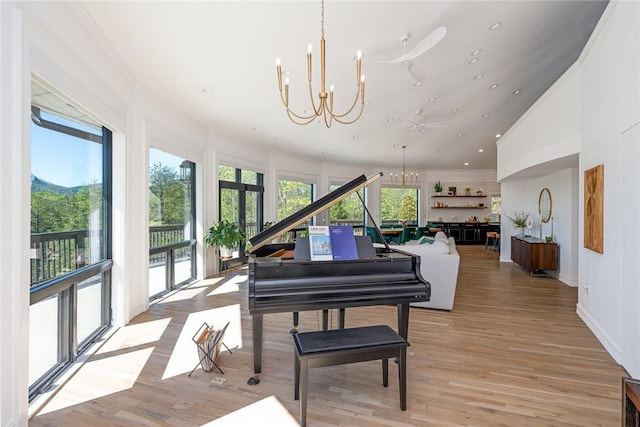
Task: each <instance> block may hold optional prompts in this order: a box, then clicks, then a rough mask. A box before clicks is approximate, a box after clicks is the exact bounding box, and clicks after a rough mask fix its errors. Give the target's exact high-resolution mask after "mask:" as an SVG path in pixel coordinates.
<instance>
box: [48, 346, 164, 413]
mask: <svg viewBox="0 0 640 427" xmlns="http://www.w3.org/2000/svg"><path fill="white" fill-rule="evenodd" d="M153 350H154V347H149V348H145V349H144V350H138V351H131V352H127V353H124V354H120V355H117V356H111V357H106V358H104V359H99V360H96V361H92V362H87V363H85V364H84V365H83V366H82V368H80V370H79V371H78V372H77V373H76V374H75V375H74V377H73V378H71V380H69V382H67V383H66V384H65V385H64V387H63V388H62V389H61V390H60V391H59V392H58V393H57V394H56V395H55V396H54V397H53V398H52V399H51V401H49V403H47V405H46V406H45V407H44V408H43V409H42V411H40V414H46V413H48V412H53V411H58V410H60V409H64V408H67V407H69V406H73V405H78V404H80V403H84V402H89V401H91V400H95V399H99V398H101V397H104V396H108V395H110V394H113V393H118V392H121V391H124V390H128V389H130V388H131V387H133V385H134V384H135V382H136V380H137V378H138V376H139V375H140V372H141V371H142V369H143V368H144V366H145V364H146V363H147V361H148V360H149V357H150V356H151V353H153ZM105 372H109V375H105Z"/></svg>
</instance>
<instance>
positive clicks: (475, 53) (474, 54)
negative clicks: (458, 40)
mask: <svg viewBox="0 0 640 427" xmlns="http://www.w3.org/2000/svg"><path fill="white" fill-rule="evenodd" d="M480 52H482V49H476V50H474V51H473V52H471V53H470V55H471V56H476V55H477V54H479V53H480Z"/></svg>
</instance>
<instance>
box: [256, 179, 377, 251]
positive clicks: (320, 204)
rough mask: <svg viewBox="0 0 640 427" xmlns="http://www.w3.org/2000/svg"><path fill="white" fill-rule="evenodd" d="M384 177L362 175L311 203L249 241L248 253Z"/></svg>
mask: <svg viewBox="0 0 640 427" xmlns="http://www.w3.org/2000/svg"><path fill="white" fill-rule="evenodd" d="M381 176H382V172H379V173H377V174H375V175H373V176H372V177H370V178H367V177H366V176H364V175H360V176H359V177H357V178H356V179H354V180H352V181H350V182H348V183H347V184H344V185H342V186H340V187H339V188H337V189H336V190H334V191H332V192H331V193H329V194H327V195H326V196H323V197H321V198H320V199H318V200H316V201H315V202H313V203H311V204H310V205H308V206H305V207H304V208H302V209H300V210H299V211H298V212H296V213H294V214H293V215H290V216H288V217H287V218H285V219H283V220H282V221H280V222H278V223H276V224H274V225H272V226H271V227H269V228H267V229H266V230H263V231H262V232H260V233H258V234H256V235H255V236H253V237H252V238H250V239H249V242H250V243H251V248H249V249H248V252H250V253H253V252H254V251H255V250H257V249H258V248H260V247H262V246H264V245H266V244H268V243H269V242H271V240H273V239H275V238H276V237H278V236H280V235H282V234H284V233H286V232H287V231H289V230H291V229H293V228H295V227H296V226H298V225H300V224H302V223H303V222H305V221H306V220H308V219H309V218H311V217H312V216H315V215H317V214H318V213H319V212H322V211H323V210H325V209H327V208H330V207H331V206H333V205H334V204H335V203H338V202H339V201H340V200H343V199H345V198H346V197H349V196H350V195H351V194H353V193H355V192H356V191H358V190H360V189H361V188H364V187H366V186H367V185H369V184H371V183H373V182H375V181H377V180H378V179H380V177H381Z"/></svg>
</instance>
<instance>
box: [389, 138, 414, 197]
mask: <svg viewBox="0 0 640 427" xmlns="http://www.w3.org/2000/svg"><path fill="white" fill-rule="evenodd" d="M405 148H407V146H406V145H403V146H402V175H401V181H400V182H398V174H395V176H394V175H393V173H392V174H390V175H391V183H392V184H394V185H400V186H402V187H405V186H407V185H416V184H417V183H418V172H416V173H415V174H414V173H413V172H411V173H410V174H408V173H407V171H406V169H405V165H404V150H405Z"/></svg>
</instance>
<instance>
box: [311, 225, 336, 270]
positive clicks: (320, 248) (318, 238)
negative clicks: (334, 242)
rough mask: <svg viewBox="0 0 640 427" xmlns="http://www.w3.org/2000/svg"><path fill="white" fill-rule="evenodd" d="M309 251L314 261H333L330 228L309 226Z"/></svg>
mask: <svg viewBox="0 0 640 427" xmlns="http://www.w3.org/2000/svg"><path fill="white" fill-rule="evenodd" d="M309 249H310V255H311V260H312V261H329V260H332V259H333V251H332V249H331V236H330V235H329V227H328V226H326V225H312V226H309Z"/></svg>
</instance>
